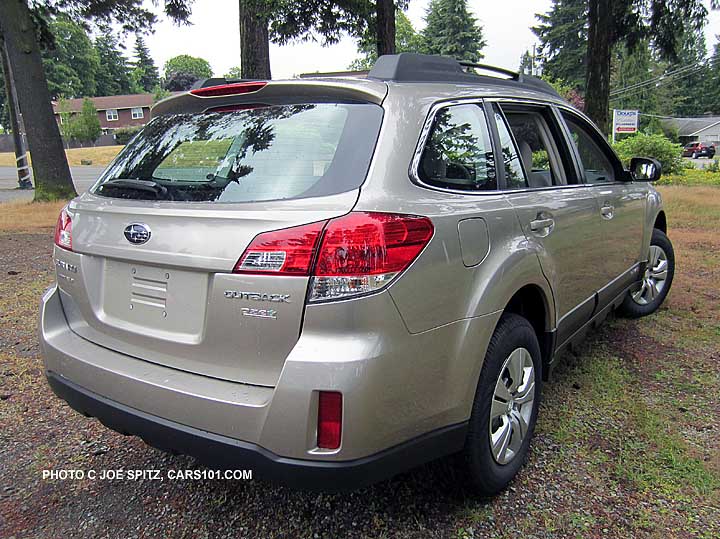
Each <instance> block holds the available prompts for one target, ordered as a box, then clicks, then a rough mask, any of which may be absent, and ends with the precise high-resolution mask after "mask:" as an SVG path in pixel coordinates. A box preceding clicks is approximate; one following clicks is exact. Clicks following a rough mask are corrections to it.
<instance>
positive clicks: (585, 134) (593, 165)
mask: <svg viewBox="0 0 720 539" xmlns="http://www.w3.org/2000/svg"><path fill="white" fill-rule="evenodd" d="M563 117H564V118H565V123H567V126H568V129H570V134H571V136H572V139H573V141H574V143H575V146H576V147H577V151H578V154H579V155H580V161H581V166H582V168H583V170H584V171H585V181H586V182H587V183H605V182H612V181H615V167H613V164H612V162H611V161H610V159H609V158H608V156H607V155H606V154H605V152H604V151H603V150H602V148H600V146H599V145H598V143H597V142H595V140H594V137H593V135H592V134H591V131H590V127H589V126H585V125H583V124H582V123H581V122H580V121H578V120H576V119H575V118H574V117H573V116H570V115H567V114H565V113H563Z"/></svg>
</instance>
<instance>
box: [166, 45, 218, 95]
mask: <svg viewBox="0 0 720 539" xmlns="http://www.w3.org/2000/svg"><path fill="white" fill-rule="evenodd" d="M212 74H213V71H212V67H210V63H209V62H208V61H207V60H205V59H203V58H197V57H195V56H190V55H188V54H181V55H180V56H175V57H173V58H170V59H169V60H168V61H167V62H165V89H166V90H170V91H184V90H189V89H190V88H191V87H192V85H193V84H195V83H196V82H197V81H198V80H201V79H207V78H210V77H212Z"/></svg>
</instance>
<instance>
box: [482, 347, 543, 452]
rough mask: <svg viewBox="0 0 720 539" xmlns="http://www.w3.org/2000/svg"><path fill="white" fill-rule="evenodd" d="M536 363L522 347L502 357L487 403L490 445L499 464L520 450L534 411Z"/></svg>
mask: <svg viewBox="0 0 720 539" xmlns="http://www.w3.org/2000/svg"><path fill="white" fill-rule="evenodd" d="M534 401H535V367H534V365H533V360H532V356H531V355H530V352H528V351H527V350H526V349H525V348H516V349H515V350H514V351H513V352H512V353H511V354H510V355H509V356H508V358H507V359H506V360H505V363H504V364H503V366H502V368H501V369H500V376H499V377H498V379H497V382H496V383H495V392H494V393H493V400H492V405H491V406H490V449H491V452H492V455H493V458H494V459H495V462H497V463H498V464H508V463H509V462H510V461H512V460H513V459H514V458H515V457H516V456H517V454H518V453H519V452H520V448H521V447H522V443H523V440H524V439H525V437H526V436H527V434H528V428H529V425H530V420H531V417H532V413H533V403H534Z"/></svg>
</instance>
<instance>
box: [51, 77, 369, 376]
mask: <svg viewBox="0 0 720 539" xmlns="http://www.w3.org/2000/svg"><path fill="white" fill-rule="evenodd" d="M284 86H285V92H287V88H292V85H287V84H286V85H284ZM310 86H312V84H311V85H310ZM299 88H300V90H301V91H300V92H299V94H300V95H303V97H302V99H298V98H293V94H290V95H288V94H287V93H286V97H285V100H286V101H287V103H281V102H280V100H279V99H278V96H280V95H281V94H282V92H275V93H272V92H270V93H268V95H269V98H268V100H271V99H270V98H272V99H274V100H275V101H273V102H272V103H269V104H268V103H266V102H264V100H262V99H261V98H262V95H261V92H260V91H257V90H255V92H256V93H257V94H258V95H256V96H254V97H252V98H249V97H248V96H243V101H242V102H241V101H239V100H238V102H236V103H233V104H232V105H230V106H228V105H227V99H228V97H227V96H220V99H221V100H222V101H223V103H222V107H223V110H218V111H212V112H205V111H206V110H207V109H208V108H215V107H216V104H215V103H216V102H215V101H214V100H212V99H211V98H207V97H195V96H187V95H186V96H183V97H182V98H181V99H182V100H185V101H186V102H188V100H189V105H188V106H185V107H184V108H185V109H190V110H192V108H193V106H195V108H196V110H194V111H193V112H189V113H188V112H181V110H182V108H180V109H178V108H175V110H174V111H173V113H172V114H165V115H163V116H160V117H158V118H156V119H154V120H153V122H152V123H151V124H149V125H148V127H146V129H145V130H144V132H143V133H141V134H140V135H139V136H138V137H136V138H135V139H134V140H133V141H131V143H130V144H128V146H127V147H126V148H125V149H124V150H123V152H122V153H121V154H120V155H119V156H118V158H117V159H116V161H115V162H114V163H113V164H111V165H110V167H109V168H108V169H107V170H106V172H105V173H104V174H103V176H102V177H101V179H100V181H99V182H98V184H97V185H96V186H95V187H94V188H93V189H92V193H87V194H85V195H83V196H82V197H80V198H79V199H76V200H75V201H74V202H72V203H71V204H70V206H69V207H68V210H67V211H68V214H69V217H70V220H71V237H72V251H73V252H74V253H77V254H79V255H80V256H77V255H72V254H65V251H64V250H63V249H60V248H58V249H57V250H56V257H57V258H58V259H59V260H64V259H67V260H65V261H66V262H68V263H72V264H75V265H77V273H76V274H75V275H74V278H73V279H72V280H70V279H60V280H59V287H60V289H61V291H62V295H61V298H62V302H63V308H64V310H65V312H66V315H67V318H68V321H69V323H70V326H71V328H72V330H73V331H74V332H76V333H77V334H79V335H80V336H82V337H84V338H86V339H88V340H90V341H92V342H94V343H97V344H99V345H101V346H104V347H107V348H110V349H113V350H116V351H119V352H122V353H125V354H128V355H131V356H134V357H137V358H140V359H144V360H147V361H151V362H154V363H158V364H161V365H165V366H168V367H172V368H175V369H180V370H185V371H189V372H193V373H198V374H203V375H207V376H212V377H217V378H221V379H227V380H233V381H238V382H244V383H248V384H256V385H263V386H274V385H275V384H276V382H277V379H278V377H279V375H280V372H281V370H282V367H283V365H284V362H285V359H286V357H287V355H288V354H289V352H290V351H291V350H292V348H293V346H294V345H295V343H296V342H297V340H298V338H299V334H300V330H301V325H302V318H303V313H304V305H305V298H306V295H307V289H308V279H309V277H308V276H307V275H306V274H302V272H299V273H298V274H289V275H278V274H275V275H273V274H272V273H273V271H266V270H267V267H268V266H267V265H266V266H263V264H264V263H265V262H268V261H269V263H270V265H271V266H272V264H275V263H276V262H277V252H276V251H282V248H278V249H277V250H276V251H272V250H271V252H267V253H260V254H259V255H257V256H259V258H257V259H252V258H251V259H248V260H246V262H245V265H244V266H243V267H244V271H243V272H242V273H238V272H234V269H235V268H236V265H237V264H238V263H239V260H240V258H241V255H242V254H243V253H244V252H245V250H246V249H247V248H248V246H249V245H251V242H252V241H253V239H254V238H256V237H257V236H258V235H260V234H263V233H267V232H269V231H276V230H282V229H286V228H289V227H298V226H301V225H308V224H312V223H324V222H325V221H326V220H328V219H330V218H333V217H337V216H341V215H344V214H346V213H348V212H349V211H350V210H351V209H352V208H353V206H354V204H355V202H356V200H357V195H358V191H359V187H360V185H361V183H362V182H363V180H364V178H365V176H366V174H367V170H368V167H369V164H370V160H371V157H372V153H373V151H374V145H375V141H376V139H377V135H378V132H379V129H380V124H381V119H382V109H381V108H380V107H379V106H378V104H377V103H372V102H371V101H373V100H375V101H378V100H381V97H380V96H375V97H373V96H372V95H369V96H368V94H367V93H366V95H365V99H364V100H361V99H358V97H359V96H355V98H353V99H348V98H347V95H343V96H341V98H336V99H334V100H333V99H331V97H332V95H333V90H332V88H331V87H327V88H324V89H323V92H325V94H326V95H325V96H324V98H322V99H321V98H320V97H318V96H317V95H310V96H307V94H308V93H312V92H308V91H305V92H303V91H302V89H303V88H305V89H307V88H308V85H307V83H305V84H302V85H299ZM311 90H317V88H311ZM197 99H203V100H208V101H209V103H204V104H203V105H202V106H198V105H197V103H195V101H196V100H197ZM170 105H171V106H172V107H176V105H173V104H172V103H170ZM186 105H187V104H186ZM190 105H192V106H190ZM238 105H240V106H238ZM198 107H199V108H198ZM165 108H166V109H169V107H167V106H166V107H165ZM318 226H320V228H321V225H311V226H310V228H311V229H317V227H318ZM301 230H302V229H301ZM307 237H308V238H310V236H307ZM311 239H312V238H311ZM300 243H302V241H300ZM308 246H309V247H308V248H309V249H310V251H312V247H313V245H312V241H311V242H309V243H308ZM306 247H307V246H306ZM290 248H293V249H301V250H302V249H303V248H304V247H303V246H302V245H299V246H298V244H297V242H296V244H295V245H293V246H291V247H290ZM306 250H307V249H306ZM255 254H257V253H255ZM282 256H283V257H285V256H286V255H284V254H283V255H282ZM288 256H290V255H288ZM273 257H275V258H273ZM285 262H288V263H289V262H290V261H289V259H288V260H287V261H286V260H285V258H283V259H282V260H281V261H280V262H279V263H280V264H281V265H282V264H285V267H287V264H286V263H285ZM253 268H256V269H257V268H259V269H257V271H255V270H253ZM284 273H287V272H284Z"/></svg>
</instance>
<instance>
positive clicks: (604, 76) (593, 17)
mask: <svg viewBox="0 0 720 539" xmlns="http://www.w3.org/2000/svg"><path fill="white" fill-rule="evenodd" d="M710 4H711V6H712V7H714V8H715V7H718V6H720V2H719V1H718V0H711V1H710ZM707 14H708V12H707V9H706V7H705V5H704V2H703V0H588V44H587V51H588V55H587V76H586V78H585V88H586V94H585V103H586V107H585V108H586V112H587V114H588V116H590V118H592V119H593V120H594V121H595V123H596V124H597V125H598V127H599V128H600V129H601V130H602V131H603V132H605V133H607V132H609V128H610V126H609V123H610V121H609V113H610V106H609V100H610V73H611V64H612V59H613V54H614V51H615V50H616V47H617V46H619V45H625V46H627V47H628V49H629V50H630V51H633V50H634V49H635V48H636V47H637V46H638V44H639V43H642V42H643V40H647V41H648V42H649V43H650V44H651V46H652V48H653V51H654V53H655V55H656V57H657V58H661V59H663V58H664V59H669V60H671V61H673V60H676V59H677V57H678V52H679V50H680V48H681V44H682V43H683V41H684V40H685V39H686V38H687V36H688V35H689V34H692V33H700V32H701V31H702V29H703V26H704V24H705V23H706V21H707Z"/></svg>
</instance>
